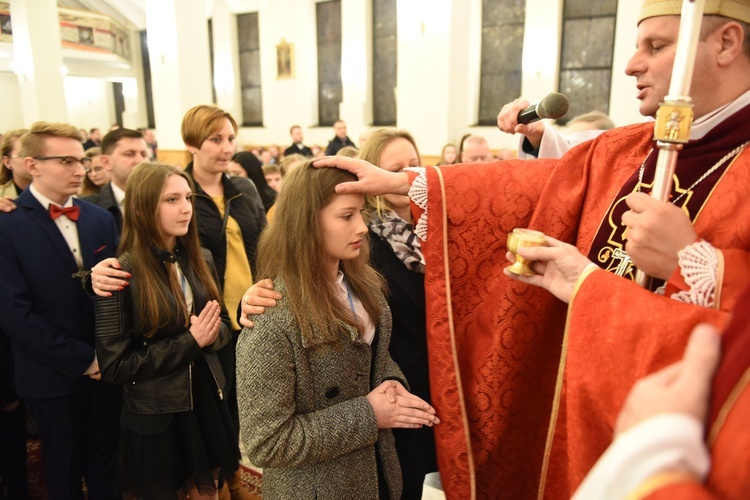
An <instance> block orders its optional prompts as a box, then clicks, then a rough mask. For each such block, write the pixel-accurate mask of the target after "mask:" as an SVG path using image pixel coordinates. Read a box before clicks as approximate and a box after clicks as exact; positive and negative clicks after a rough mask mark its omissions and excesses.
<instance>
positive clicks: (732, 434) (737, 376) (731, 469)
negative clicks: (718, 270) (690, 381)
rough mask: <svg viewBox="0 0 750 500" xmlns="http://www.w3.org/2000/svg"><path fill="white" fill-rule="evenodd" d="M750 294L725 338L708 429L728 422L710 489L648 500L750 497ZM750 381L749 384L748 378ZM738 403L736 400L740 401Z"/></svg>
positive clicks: (718, 441) (685, 486)
mask: <svg viewBox="0 0 750 500" xmlns="http://www.w3.org/2000/svg"><path fill="white" fill-rule="evenodd" d="M748 305H750V288H747V289H746V290H745V292H744V293H743V294H742V296H741V298H740V299H739V301H738V303H737V307H736V308H735V310H734V312H733V314H732V320H731V322H730V323H729V325H728V326H727V328H726V330H725V331H724V332H723V334H722V346H721V347H722V360H721V365H720V366H719V369H718V370H717V372H716V375H715V376H714V381H713V388H712V392H711V409H710V414H709V418H708V423H709V424H708V429H709V430H711V429H712V427H713V426H714V425H715V424H716V420H717V417H718V416H719V414H720V413H721V410H724V412H727V409H729V410H728V412H727V413H726V420H724V421H723V425H721V426H720V431H719V432H718V435H717V436H716V438H715V441H713V443H712V446H711V471H710V472H709V475H708V478H707V479H706V482H705V484H697V483H693V482H689V483H679V484H670V485H667V486H664V487H662V488H660V489H658V490H656V491H655V492H653V493H652V494H651V495H649V496H648V497H647V498H649V499H653V500H658V499H664V500H682V499H685V500H687V499H690V500H692V499H703V498H723V499H732V500H734V499H736V500H741V499H742V500H744V499H746V498H749V497H750V427H748V425H747V420H748V417H750V387H749V386H748V384H747V378H746V377H747V374H748V371H749V370H750V308H748ZM743 377H744V378H743ZM734 398H736V400H735V399H734Z"/></svg>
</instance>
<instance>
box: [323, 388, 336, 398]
mask: <svg viewBox="0 0 750 500" xmlns="http://www.w3.org/2000/svg"><path fill="white" fill-rule="evenodd" d="M338 395H339V388H338V387H331V388H330V389H328V390H327V391H326V397H327V398H328V399H333V398H335V397H336V396H338Z"/></svg>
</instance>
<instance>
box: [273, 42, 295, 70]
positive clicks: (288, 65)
mask: <svg viewBox="0 0 750 500" xmlns="http://www.w3.org/2000/svg"><path fill="white" fill-rule="evenodd" d="M287 78H294V45H293V44H291V43H287V42H286V40H284V39H283V38H282V39H281V43H280V44H278V45H277V46H276V79H277V80H282V79H287Z"/></svg>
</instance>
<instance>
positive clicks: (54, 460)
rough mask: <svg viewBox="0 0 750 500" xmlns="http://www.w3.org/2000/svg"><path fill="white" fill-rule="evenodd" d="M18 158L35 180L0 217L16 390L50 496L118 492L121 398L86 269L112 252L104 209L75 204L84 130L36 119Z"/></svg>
mask: <svg viewBox="0 0 750 500" xmlns="http://www.w3.org/2000/svg"><path fill="white" fill-rule="evenodd" d="M21 155H22V156H23V161H24V165H25V167H26V168H27V169H28V171H29V172H30V173H31V175H32V176H33V181H32V184H31V186H29V188H28V189H27V190H25V191H24V193H23V194H22V195H21V196H20V197H19V198H18V199H17V200H16V201H17V205H18V208H17V209H16V210H14V211H12V212H10V213H2V214H0V241H2V242H3V244H2V245H0V275H2V276H3V279H2V281H0V303H2V304H4V306H5V310H4V311H5V312H4V313H3V314H2V315H0V330H2V331H3V332H4V333H5V334H6V335H7V336H8V337H9V338H10V341H11V349H12V353H13V358H14V362H15V365H14V366H15V382H16V389H17V392H18V395H19V396H21V397H22V398H23V399H24V400H25V401H26V403H27V405H28V408H29V410H30V411H31V414H32V415H33V416H34V418H35V419H36V421H37V425H38V428H39V436H40V439H41V442H42V455H43V458H44V466H45V475H46V479H47V491H48V495H49V498H50V499H79V498H83V496H82V491H81V477H83V478H85V480H86V485H87V488H88V495H89V498H92V499H93V498H97V499H98V498H114V497H115V496H116V494H115V464H116V448H117V439H118V430H119V413H120V410H119V408H120V406H121V400H122V399H121V395H120V391H119V388H117V387H115V386H108V385H104V384H103V383H102V382H100V381H99V380H100V378H101V375H100V374H99V366H98V363H97V359H96V353H95V351H94V308H93V301H92V300H91V298H90V297H89V296H88V295H87V294H86V292H85V291H84V289H83V287H82V285H81V279H80V278H81V276H82V275H83V274H85V273H84V272H83V269H88V268H90V267H92V266H93V265H94V264H96V263H97V262H98V261H99V260H101V259H103V258H106V257H111V256H113V255H114V254H115V250H116V246H117V242H118V233H117V227H116V226H115V222H114V220H113V218H112V216H111V215H110V214H108V213H107V212H106V211H105V210H103V209H101V208H99V207H97V206H94V205H92V204H90V203H87V202H84V201H80V200H76V199H74V198H73V195H74V194H75V193H77V192H78V190H79V188H80V187H81V184H82V182H83V177H84V175H85V172H86V168H85V165H86V164H88V162H89V159H85V158H84V154H83V146H82V145H81V142H80V136H79V132H78V130H77V129H76V128H75V127H73V126H72V125H68V124H62V123H46V122H37V123H35V124H34V125H32V128H31V130H30V131H29V133H28V134H27V135H26V136H25V137H24V139H23V144H22V149H21Z"/></svg>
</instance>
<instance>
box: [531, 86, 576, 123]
mask: <svg viewBox="0 0 750 500" xmlns="http://www.w3.org/2000/svg"><path fill="white" fill-rule="evenodd" d="M568 106H569V105H568V98H567V97H565V96H564V95H563V94H561V93H559V92H552V93H551V94H549V95H547V96H546V97H545V98H544V99H542V100H541V101H539V104H537V107H536V112H537V114H538V115H539V116H541V117H542V118H554V119H557V118H562V117H563V116H565V113H567V112H568Z"/></svg>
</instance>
